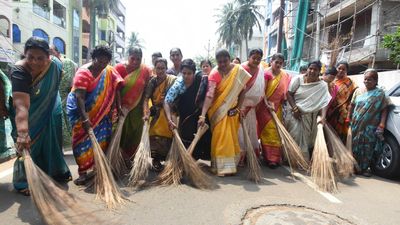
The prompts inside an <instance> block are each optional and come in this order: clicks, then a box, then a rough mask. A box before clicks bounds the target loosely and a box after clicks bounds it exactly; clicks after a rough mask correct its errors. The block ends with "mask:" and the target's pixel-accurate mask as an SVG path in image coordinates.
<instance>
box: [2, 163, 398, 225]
mask: <svg viewBox="0 0 400 225" xmlns="http://www.w3.org/2000/svg"><path fill="white" fill-rule="evenodd" d="M66 160H67V162H68V164H69V166H70V169H71V171H72V172H73V175H74V177H75V178H76V177H77V166H76V164H75V162H74V160H73V156H71V155H67V156H66ZM12 165H13V162H12V161H9V162H6V163H3V164H0V201H1V204H0V221H1V222H0V224H43V221H42V220H41V219H40V216H39V215H38V213H37V210H36V208H35V206H34V205H33V203H32V201H31V199H30V198H29V197H25V196H22V195H20V194H17V193H16V192H15V191H14V190H13V189H12V184H11V182H12V174H11V173H12ZM245 177H246V171H245V170H242V171H241V172H239V173H238V174H237V175H236V176H232V177H213V179H214V181H215V182H216V184H217V188H216V189H215V190H209V191H202V190H198V189H195V188H192V187H190V186H188V185H185V184H184V185H180V186H172V187H161V186H153V187H148V188H146V189H144V190H139V191H133V190H131V189H129V188H123V190H124V191H125V192H126V193H129V199H130V200H131V202H129V203H127V204H126V205H124V206H122V207H121V208H119V209H117V210H107V209H106V208H105V207H104V204H103V203H102V202H101V201H100V200H95V198H94V197H95V196H94V194H92V193H87V192H85V191H84V190H82V189H81V188H79V187H77V186H75V185H74V184H73V183H72V182H70V183H69V187H68V188H69V191H70V192H72V193H74V194H75V195H77V196H79V197H80V198H81V199H83V202H82V204H83V205H84V206H85V207H87V208H88V209H91V210H93V212H94V214H95V215H96V216H97V217H99V218H100V219H102V220H105V221H108V222H106V223H105V224H109V223H115V224H143V225H147V224H150V225H152V224H163V225H168V224H184V225H190V224H193V225H199V224H207V225H213V224H215V225H223V224H246V225H247V224H377V225H385V224H388V225H389V224H393V225H397V224H400V185H399V184H400V182H399V181H390V180H385V179H382V178H379V177H376V176H373V177H371V178H364V177H355V178H351V179H348V180H346V181H344V182H340V183H339V192H338V193H335V194H328V193H324V192H319V191H317V190H315V189H314V188H313V183H312V182H311V181H310V179H309V177H308V176H305V175H302V174H299V173H296V174H295V176H291V175H290V173H289V172H288V169H287V168H286V167H279V168H278V169H275V170H271V169H269V168H266V167H263V178H264V180H263V183H261V184H255V183H252V182H250V181H248V180H246V179H245ZM282 221H283V222H282Z"/></svg>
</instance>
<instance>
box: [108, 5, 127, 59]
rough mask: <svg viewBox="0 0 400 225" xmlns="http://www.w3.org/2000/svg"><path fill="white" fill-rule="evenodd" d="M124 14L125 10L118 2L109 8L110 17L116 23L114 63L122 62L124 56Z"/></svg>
mask: <svg viewBox="0 0 400 225" xmlns="http://www.w3.org/2000/svg"><path fill="white" fill-rule="evenodd" d="M125 13H126V8H125V6H124V5H123V4H122V3H121V1H120V0H118V1H117V3H116V5H114V6H113V7H112V8H111V16H112V17H113V18H114V20H115V21H116V24H117V26H116V30H115V32H114V43H113V47H114V49H115V51H114V54H115V55H114V59H115V61H116V62H119V61H122V60H123V58H124V55H125V43H126V42H125V37H126V35H125Z"/></svg>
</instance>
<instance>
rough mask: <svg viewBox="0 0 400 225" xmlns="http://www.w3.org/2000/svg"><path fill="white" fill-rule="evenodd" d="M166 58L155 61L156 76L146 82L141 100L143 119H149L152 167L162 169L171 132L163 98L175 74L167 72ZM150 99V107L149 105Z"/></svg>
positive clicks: (170, 140) (170, 139)
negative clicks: (142, 99)
mask: <svg viewBox="0 0 400 225" xmlns="http://www.w3.org/2000/svg"><path fill="white" fill-rule="evenodd" d="M167 66H168V64H167V60H166V59H164V58H158V59H156V61H155V70H156V74H157V76H155V77H152V78H151V79H150V81H149V83H148V84H147V87H146V90H145V96H144V101H143V115H144V116H143V120H145V121H146V120H149V118H150V117H151V120H150V130H149V136H150V149H151V157H152V158H153V168H154V170H155V171H157V172H159V171H161V170H162V165H161V161H165V159H166V157H167V155H168V152H169V148H170V146H171V142H172V132H171V130H170V129H169V127H168V120H167V118H166V116H165V113H164V108H163V104H164V98H165V95H166V94H167V92H168V90H169V88H170V87H171V86H172V84H173V83H174V81H175V79H176V76H175V75H170V74H167V73H166V71H167V68H168V67H167ZM149 100H150V101H151V105H152V106H151V108H150V107H149Z"/></svg>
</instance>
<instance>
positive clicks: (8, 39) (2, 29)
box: [0, 0, 15, 70]
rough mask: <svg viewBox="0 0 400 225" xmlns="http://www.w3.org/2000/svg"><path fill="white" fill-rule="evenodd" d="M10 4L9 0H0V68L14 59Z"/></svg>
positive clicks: (3, 67)
mask: <svg viewBox="0 0 400 225" xmlns="http://www.w3.org/2000/svg"><path fill="white" fill-rule="evenodd" d="M12 37H13V35H12V5H11V0H3V1H0V69H3V70H4V69H6V67H7V64H8V63H12V62H14V60H15V51H14V50H13V47H12V42H13V39H12Z"/></svg>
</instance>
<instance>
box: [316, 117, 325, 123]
mask: <svg viewBox="0 0 400 225" xmlns="http://www.w3.org/2000/svg"><path fill="white" fill-rule="evenodd" d="M319 123H320V124H322V125H325V123H326V119H325V117H322V116H318V118H317V124H319Z"/></svg>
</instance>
